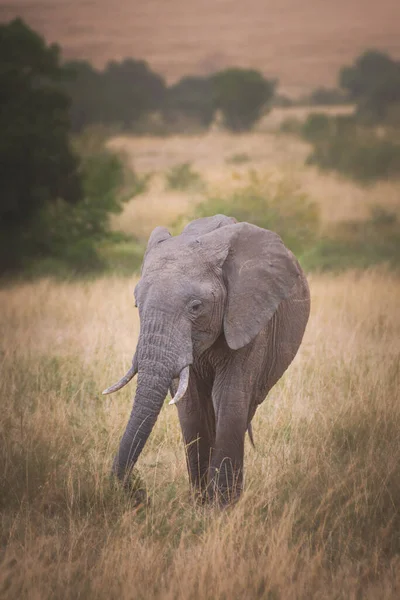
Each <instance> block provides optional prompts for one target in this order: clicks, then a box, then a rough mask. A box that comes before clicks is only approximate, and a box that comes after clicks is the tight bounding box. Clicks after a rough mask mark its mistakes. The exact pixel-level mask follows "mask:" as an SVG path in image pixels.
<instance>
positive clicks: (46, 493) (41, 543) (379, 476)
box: [0, 131, 400, 600]
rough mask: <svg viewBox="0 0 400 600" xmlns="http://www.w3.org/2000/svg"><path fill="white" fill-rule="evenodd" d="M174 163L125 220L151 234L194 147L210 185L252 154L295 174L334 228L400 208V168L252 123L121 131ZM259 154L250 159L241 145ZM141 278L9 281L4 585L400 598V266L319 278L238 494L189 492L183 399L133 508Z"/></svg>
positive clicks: (27, 591)
mask: <svg viewBox="0 0 400 600" xmlns="http://www.w3.org/2000/svg"><path fill="white" fill-rule="evenodd" d="M109 143H110V145H111V146H113V147H114V148H119V149H123V150H124V151H125V152H126V153H127V155H128V158H129V160H130V162H131V164H133V165H134V167H135V168H136V169H137V171H138V172H139V173H144V172H149V171H155V175H154V178H153V180H152V181H151V185H150V187H149V190H148V191H147V192H146V194H145V195H142V196H138V197H136V198H135V199H134V200H133V201H131V202H129V203H128V204H127V206H126V208H125V211H124V213H123V214H122V215H120V216H118V217H117V218H116V219H115V221H114V226H115V227H116V228H122V229H124V230H125V231H128V232H130V233H134V234H136V235H138V236H139V237H140V236H141V237H142V238H145V237H146V236H147V235H148V233H149V232H150V230H151V229H152V227H154V226H155V225H159V224H166V225H168V224H170V223H171V222H172V221H174V220H176V218H177V217H179V216H180V215H182V214H187V213H188V212H190V211H191V210H192V204H193V203H195V202H196V201H198V199H199V198H200V194H199V193H197V192H196V194H197V195H196V194H194V195H192V194H191V193H184V192H171V191H166V190H165V172H166V169H169V168H171V167H172V166H174V165H176V164H179V163H181V162H184V161H189V162H191V163H192V165H193V168H195V169H196V170H198V171H199V173H200V174H201V176H202V178H203V179H204V181H205V182H206V185H207V186H208V187H209V189H217V188H219V189H221V190H226V189H229V187H230V186H235V185H240V182H241V181H242V180H244V179H245V178H246V176H247V175H246V173H247V171H248V169H249V168H254V169H256V170H258V171H259V172H262V173H267V176H268V177H270V180H271V185H276V184H277V182H278V183H279V180H280V178H292V179H293V180H294V181H296V182H297V183H296V185H297V184H298V185H300V186H302V189H304V190H305V191H307V193H308V194H309V195H310V196H311V197H312V198H313V199H315V200H316V201H317V202H318V203H319V206H320V208H321V219H322V226H323V227H326V228H329V227H330V225H331V224H332V223H335V222H337V221H338V220H340V219H343V218H363V216H364V215H365V214H366V213H367V206H368V204H370V203H381V204H382V205H383V206H387V207H391V208H392V209H394V210H396V211H398V210H399V199H400V194H399V184H398V183H388V182H386V183H380V184H375V185H373V186H370V187H368V188H364V189H363V188H360V187H357V186H356V185H355V184H353V183H349V182H347V181H344V180H342V179H340V178H339V177H336V176H333V175H329V176H328V175H322V174H320V173H318V172H317V171H315V170H314V169H312V168H309V167H304V157H305V155H306V154H307V147H306V146H304V145H303V144H302V143H300V142H297V141H296V140H293V139H292V138H289V137H287V136H274V135H273V134H271V133H268V132H267V133H265V132H264V133H253V134H244V135H241V136H237V137H233V136H230V135H228V134H226V133H224V132H219V131H215V132H213V133H211V134H209V135H205V136H202V137H200V136H198V137H196V136H181V137H179V138H178V137H170V138H165V139H161V140H160V139H158V140H156V139H155V138H147V137H142V138H125V137H119V138H115V139H113V140H111V141H110V142H109ZM238 153H239V154H240V153H242V154H247V155H248V160H247V161H246V162H245V163H243V164H240V165H232V163H231V162H230V161H229V160H228V161H227V159H229V158H230V157H232V155H234V154H238ZM135 282H136V276H135V275H132V277H130V278H129V277H122V276H121V277H120V276H112V275H107V276H103V277H101V278H98V279H94V280H88V281H85V280H76V281H75V280H69V281H56V280H53V279H50V278H49V279H39V280H36V281H33V282H25V283H24V282H14V283H10V284H8V285H6V284H3V286H2V287H1V288H0V306H1V310H0V365H1V375H0V396H1V398H2V411H1V412H0V599H3V598H4V599H7V600H8V599H10V600H14V599H16V598H18V599H19V598H21V599H29V600H31V599H33V600H36V599H37V600H47V599H48V600H50V599H54V598H56V599H59V598H63V599H64V598H66V599H71V600H75V599H76V598H85V599H86V598H88V599H96V600H101V599H103V598H104V599H105V600H106V599H107V600H112V599H114V598H115V599H117V598H118V599H127V600H128V599H135V600H141V599H143V600H148V599H149V598H151V599H153V598H154V599H160V600H161V599H163V600H164V599H165V600H175V599H178V600H188V599H189V600H192V599H193V600H197V599H201V600H203V599H205V600H216V599H218V600H228V599H242V598H260V599H266V600H278V599H279V600H292V599H293V600H294V599H304V600H307V599H309V598H317V599H332V600H333V599H335V600H337V599H343V600H345V599H346V600H347V599H354V600H356V599H359V598H363V599H364V598H367V599H371V600H375V599H377V598H379V599H381V598H382V599H393V600H395V599H397V598H398V597H399V589H400V541H399V540H400V511H399V498H400V311H399V304H400V279H399V277H398V275H396V274H394V273H392V272H390V271H388V270H386V269H385V268H383V267H381V268H376V269H371V270H368V271H364V272H357V271H351V272H347V273H343V274H341V275H332V274H327V275H317V274H312V275H310V276H309V282H310V288H311V295H312V310H311V316H310V321H309V324H308V327H307V330H306V334H305V338H304V341H303V344H302V346H301V349H300V352H299V354H298V355H297V357H296V359H295V361H294V362H293V364H292V365H291V366H290V368H289V369H288V371H287V373H286V374H285V376H284V377H283V379H282V380H281V381H280V382H279V383H278V384H277V386H275V388H273V390H272V391H271V393H270V395H269V397H268V399H267V400H266V401H265V402H264V403H263V404H262V405H261V407H260V408H259V410H258V412H257V414H256V416H255V419H254V421H253V425H254V436H255V442H256V449H255V450H254V449H253V448H251V446H250V445H249V444H248V442H246V459H245V465H246V474H245V479H246V480H245V492H244V494H243V497H242V499H241V501H240V502H239V503H238V504H237V505H236V506H234V507H233V508H231V509H228V510H226V511H224V512H218V511H216V510H214V509H211V508H200V507H198V506H196V505H195V504H194V503H193V502H192V500H191V497H190V494H189V486H188V481H187V474H186V466H185V452H184V448H183V445H182V441H181V435H180V430H179V424H178V418H177V413H176V409H175V408H174V407H169V406H168V405H167V404H166V405H165V407H164V408H163V410H162V412H161V415H160V417H159V419H158V421H157V424H156V427H155V429H154V431H153V433H152V436H151V438H150V440H149V442H148V444H147V445H146V448H145V449H144V452H143V453H142V455H141V457H140V459H139V462H138V464H137V469H138V473H139V475H140V477H141V479H142V481H143V482H144V483H145V485H146V486H147V489H148V492H149V495H150V497H151V505H150V506H148V507H145V506H140V507H134V506H133V505H132V504H131V503H130V501H129V499H128V498H127V497H126V496H125V495H124V494H123V492H122V491H121V490H120V489H119V488H118V487H114V486H113V485H112V484H111V482H110V479H109V472H110V467H111V461H112V458H113V454H114V453H115V451H116V449H117V447H118V442H119V439H120V436H121V434H122V432H123V430H124V427H125V424H126V421H127V418H128V415H129V412H130V408H131V402H132V397H133V393H134V387H135V385H134V384H131V386H130V388H125V389H124V390H121V391H120V392H119V393H118V394H115V395H113V396H107V397H104V396H102V395H101V390H103V389H104V388H105V387H106V386H107V385H109V384H110V383H112V382H114V381H115V380H116V379H118V378H119V377H120V376H121V375H122V374H123V373H124V372H125V371H126V369H127V367H128V366H129V364H130V361H131V357H132V354H133V351H134V349H135V345H136V341H137V337H138V331H139V322H138V316H137V311H136V309H135V308H134V301H133V288H134V285H135Z"/></svg>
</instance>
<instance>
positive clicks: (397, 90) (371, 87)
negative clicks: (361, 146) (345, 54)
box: [339, 50, 400, 122]
mask: <svg viewBox="0 0 400 600" xmlns="http://www.w3.org/2000/svg"><path fill="white" fill-rule="evenodd" d="M339 84H340V86H341V87H342V88H343V89H344V90H346V92H347V93H348V94H349V96H350V98H351V99H352V100H354V101H356V102H357V112H358V116H359V117H360V118H361V119H362V120H364V121H367V122H379V121H383V120H385V119H386V118H387V116H388V114H389V111H390V109H391V107H392V106H393V105H394V104H395V105H396V104H397V105H398V104H400V62H399V61H395V60H393V59H391V58H390V57H389V56H388V55H387V54H385V53H383V52H379V51H377V50H368V51H367V52H364V53H363V54H362V55H361V56H359V57H358V58H357V59H356V61H355V63H354V65H352V66H350V67H344V68H343V69H342V70H341V71H340V74H339Z"/></svg>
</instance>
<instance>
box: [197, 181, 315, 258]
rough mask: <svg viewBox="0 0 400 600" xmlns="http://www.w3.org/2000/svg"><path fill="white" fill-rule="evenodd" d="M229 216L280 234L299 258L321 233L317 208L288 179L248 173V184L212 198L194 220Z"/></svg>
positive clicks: (198, 209)
mask: <svg viewBox="0 0 400 600" xmlns="http://www.w3.org/2000/svg"><path fill="white" fill-rule="evenodd" d="M218 213H222V214H226V215H230V216H232V217H235V218H236V219H237V220H238V221H247V222H249V223H253V224H254V225H258V226H259V227H264V228H265V229H271V230H272V231H275V232H276V233H278V234H279V235H280V236H281V237H282V239H283V241H284V242H285V244H286V245H287V246H288V247H289V248H290V249H291V250H292V251H293V252H294V253H295V254H297V255H301V254H302V253H303V252H304V251H305V250H306V249H307V248H310V247H311V246H312V245H313V244H314V242H315V240H316V238H317V234H318V228H319V217H318V210H317V207H316V205H315V204H314V203H313V202H311V201H310V199H309V198H308V197H307V196H306V194H304V193H303V192H301V190H300V189H299V188H298V186H297V185H296V184H295V183H294V182H292V181H291V180H288V179H281V180H280V181H274V180H273V179H272V177H268V176H267V177H262V176H260V175H258V174H257V173H256V172H254V171H250V172H249V176H248V181H247V182H246V183H245V185H244V186H243V187H241V188H239V189H236V190H234V191H233V192H230V193H228V194H226V195H211V196H210V197H208V198H207V199H206V200H205V201H204V202H202V203H201V204H199V205H198V206H197V207H196V210H195V214H194V215H193V217H194V218H199V217H207V216H210V215H214V214H218Z"/></svg>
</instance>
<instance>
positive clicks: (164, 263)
mask: <svg viewBox="0 0 400 600" xmlns="http://www.w3.org/2000/svg"><path fill="white" fill-rule="evenodd" d="M188 269H194V270H195V271H197V272H199V271H201V270H206V269H205V261H204V257H203V253H202V251H201V247H200V245H199V244H193V243H185V242H183V241H182V240H179V239H177V238H175V239H174V238H173V239H171V240H167V241H165V242H163V243H162V244H160V245H159V246H157V247H156V248H154V250H152V251H151V252H150V253H149V255H148V257H147V258H146V261H145V263H144V267H143V271H142V274H143V275H144V276H151V275H159V274H162V273H167V272H168V273H169V275H174V274H175V275H177V276H178V275H179V274H185V273H186V274H187V272H188Z"/></svg>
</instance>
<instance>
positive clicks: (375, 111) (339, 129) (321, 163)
mask: <svg viewBox="0 0 400 600" xmlns="http://www.w3.org/2000/svg"><path fill="white" fill-rule="evenodd" d="M339 85H340V87H341V89H342V90H343V91H344V92H345V93H346V97H347V98H348V99H350V100H351V101H352V102H354V103H355V105H356V111H355V114H354V115H353V116H331V117H329V116H328V115H326V114H323V113H312V114H310V115H309V116H308V118H307V119H306V121H305V122H304V123H300V122H299V121H298V120H296V119H290V120H286V121H284V122H283V123H282V125H281V131H282V132H284V133H293V134H297V135H301V136H302V137H303V138H304V139H306V140H307V141H308V142H310V143H311V144H312V146H313V149H312V152H311V153H310V155H309V157H308V161H307V162H308V164H315V165H317V166H318V167H320V168H322V169H325V170H336V171H338V172H339V173H341V174H343V175H344V176H346V177H350V178H352V179H355V180H357V181H358V182H361V183H370V182H372V181H375V180H378V179H390V178H398V177H400V136H399V132H400V62H399V61H395V60H392V59H391V58H390V57H389V56H387V55H386V54H383V53H381V52H377V51H374V50H370V51H368V52H365V53H364V54H362V55H361V56H360V57H359V58H357V59H356V61H355V62H354V64H353V65H352V66H350V67H344V68H343V69H342V70H341V71H340V73H339ZM315 94H316V92H315ZM319 100H320V101H321V96H320V94H319ZM322 103H323V102H321V104H322Z"/></svg>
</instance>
